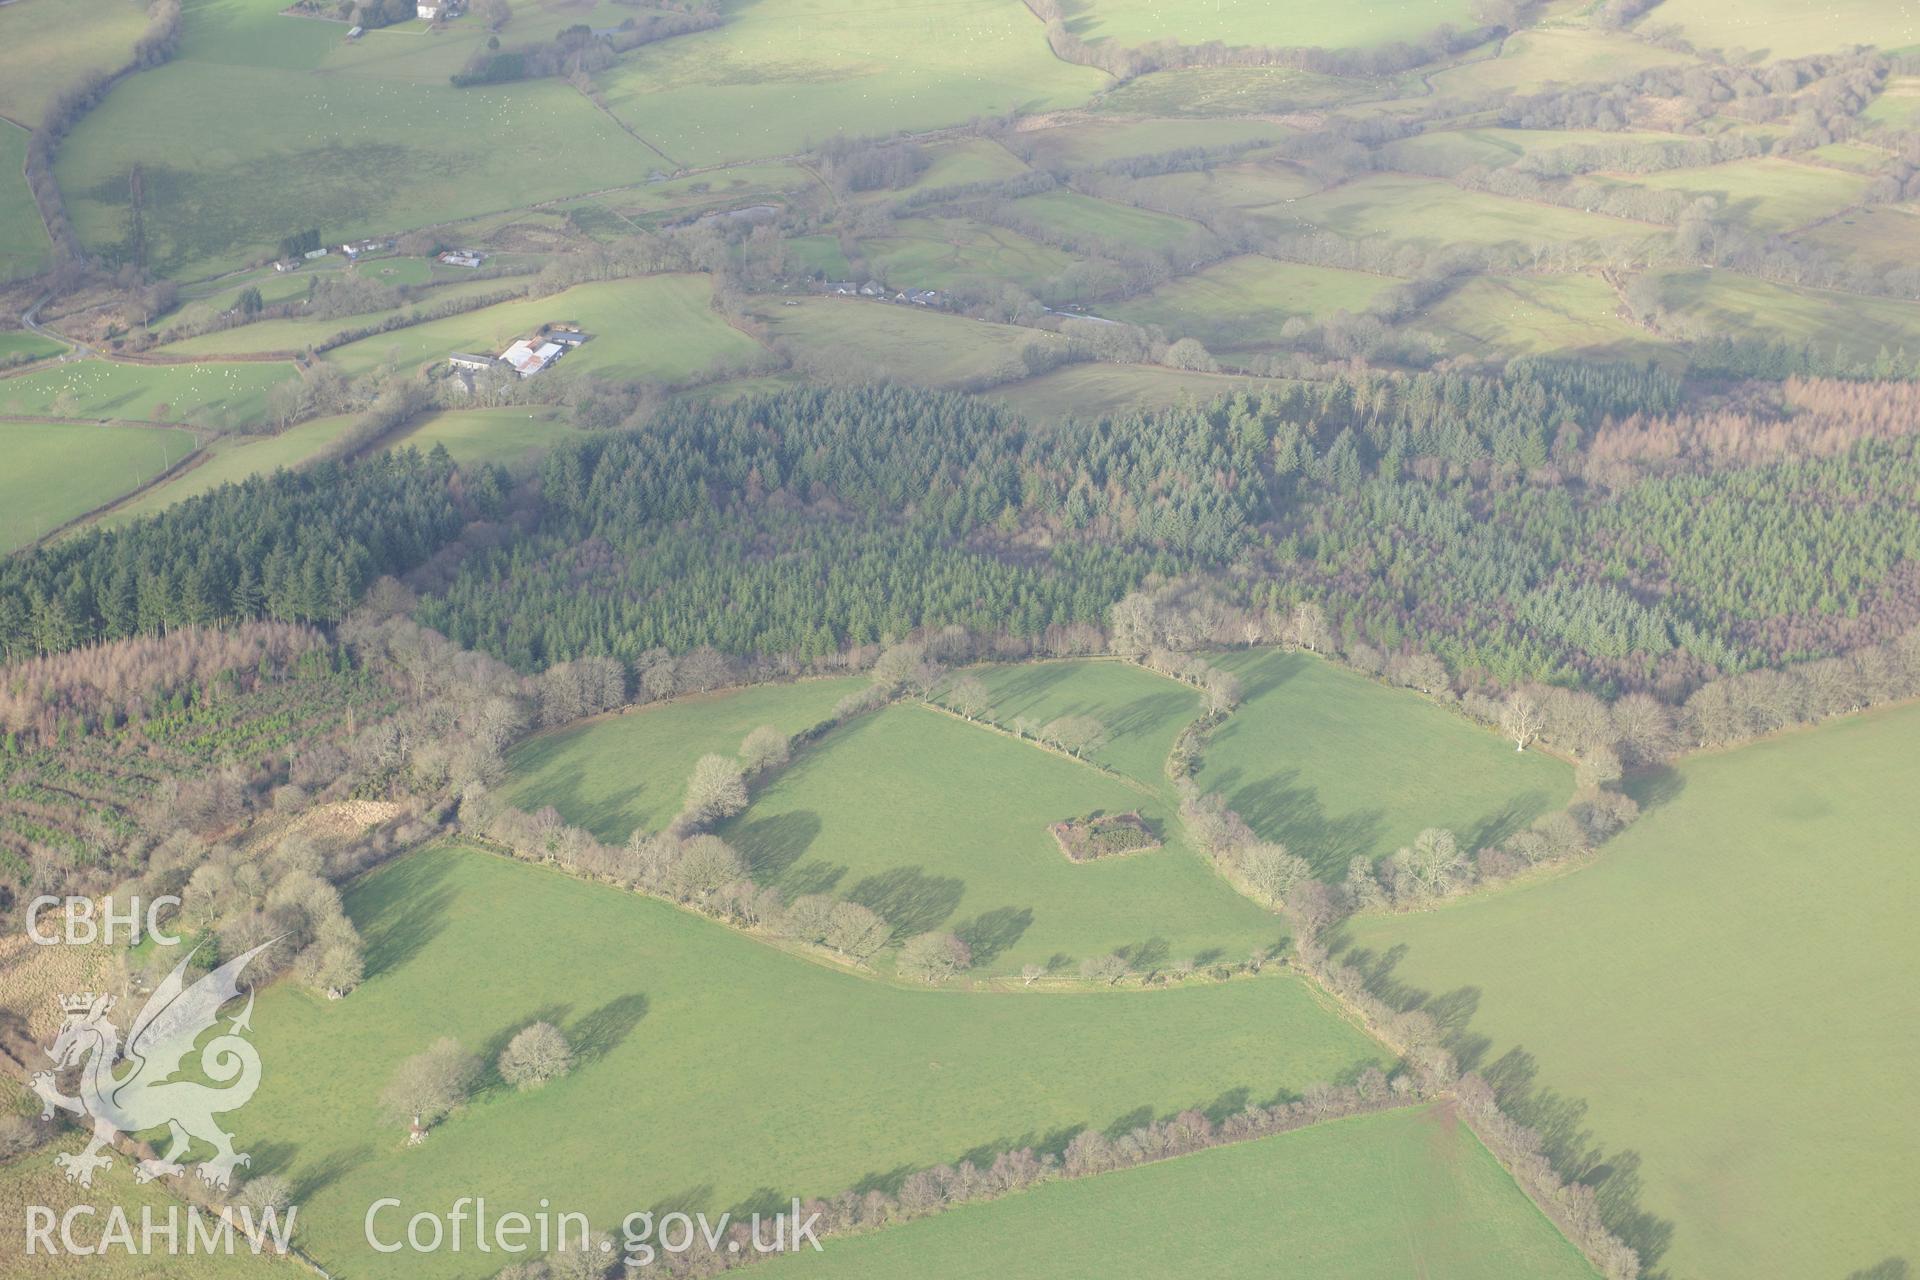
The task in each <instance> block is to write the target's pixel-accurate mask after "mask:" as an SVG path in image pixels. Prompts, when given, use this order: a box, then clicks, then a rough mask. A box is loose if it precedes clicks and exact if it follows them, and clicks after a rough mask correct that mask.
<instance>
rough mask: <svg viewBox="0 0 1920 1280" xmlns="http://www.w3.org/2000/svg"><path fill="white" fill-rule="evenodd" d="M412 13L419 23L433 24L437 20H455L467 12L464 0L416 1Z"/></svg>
mask: <svg viewBox="0 0 1920 1280" xmlns="http://www.w3.org/2000/svg"><path fill="white" fill-rule="evenodd" d="M413 11H414V13H415V14H416V15H417V16H418V17H419V19H420V21H422V22H433V21H435V20H436V19H439V18H457V17H459V16H460V15H461V14H463V13H465V12H466V11H467V5H466V0H418V2H417V3H416V4H415V5H414V6H413Z"/></svg>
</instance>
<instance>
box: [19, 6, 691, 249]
mask: <svg viewBox="0 0 1920 1280" xmlns="http://www.w3.org/2000/svg"><path fill="white" fill-rule="evenodd" d="M281 7H282V6H281V4H280V2H279V0H197V2H196V3H193V4H191V5H189V6H188V8H187V10H186V19H185V33H184V36H183V39H182V44H181V49H180V54H179V56H178V57H177V58H176V59H174V60H173V61H172V62H169V63H168V64H167V65H165V66H162V67H158V68H155V69H153V70H150V71H145V72H142V73H141V74H139V75H137V76H134V77H132V78H131V79H129V80H127V81H126V82H125V83H123V84H121V85H119V86H118V87H116V88H115V90H114V91H113V92H112V93H111V94H110V95H108V97H107V99H106V101H104V102H102V103H101V104H100V105H99V106H98V107H96V108H95V109H94V110H93V111H92V112H90V113H89V114H88V115H87V117H86V118H85V119H84V120H82V121H81V123H80V124H79V125H78V126H77V127H76V128H75V130H74V132H73V133H72V135H71V136H70V137H69V138H68V140H67V142H66V143H65V144H64V145H63V146H62V147H61V149H60V158H59V162H58V164H57V166H56V176H57V177H58V179H59V181H60V186H61V190H62V191H63V192H64V193H65V194H66V197H67V203H68V207H69V209H70V210H71V212H72V215H73V218H74V222H75V226H76V227H77V228H78V230H79V232H80V235H81V238H82V240H83V241H84V242H85V243H86V244H87V245H88V246H89V247H90V248H94V249H99V250H102V251H108V252H115V251H117V250H118V247H119V246H120V245H121V244H122V243H123V242H124V241H125V240H126V238H127V236H128V232H129V211H130V195H129V192H130V176H131V172H132V169H133V167H134V166H135V165H136V164H137V165H138V166H139V169H140V176H141V188H142V191H143V193H144V194H143V214H144V225H145V230H146V242H147V252H148V261H149V263H150V264H151V265H152V266H153V267H154V268H155V269H156V270H159V271H163V272H165V273H167V274H171V275H175V276H191V275H197V274H208V273H211V272H213V271H217V270H221V269H224V268H229V267H233V266H237V265H239V264H241V263H243V262H245V261H247V260H248V259H258V258H262V257H266V256H268V255H270V254H272V253H273V252H274V247H275V246H276V245H277V243H278V242H279V240H280V239H281V238H282V237H283V236H286V235H288V234H290V233H292V232H298V231H301V230H304V229H306V228H309V227H318V228H319V230H320V233H321V236H322V238H323V239H324V240H325V241H327V242H328V243H339V242H340V241H343V240H348V239H355V238H358V237H361V236H366V235H375V234H390V233H393V232H396V231H402V230H405V229H407V228H408V227H413V226H420V225H423V224H427V223H439V222H446V221H451V220H457V219H460V218H465V217H470V216H473V215H475V214H480V213H485V212H489V211H493V210H499V209H509V208H515V207H519V206H523V205H527V204H531V203H533V202H536V201H539V200H546V199H554V198H557V197H561V196H566V195H569V194H575V193H579V192H584V191H589V190H596V189H599V188H603V187H606V186H608V185H617V184H618V182H619V180H620V178H621V177H622V176H626V177H627V179H628V180H629V181H633V182H638V181H640V180H642V179H643V178H644V177H645V175H646V173H647V171H648V169H649V168H651V167H652V166H653V165H655V164H657V163H658V158H657V157H654V156H652V154H651V153H650V152H648V151H647V150H646V148H645V147H644V146H642V145H641V144H640V143H638V142H636V141H635V140H634V139H632V138H631V137H628V136H627V135H626V134H625V133H624V132H623V131H621V129H620V128H619V127H618V126H617V125H615V124H614V122H613V121H611V120H609V119H607V118H606V117H605V116H604V115H603V114H602V113H600V112H598V111H596V110H595V109H594V107H593V105H592V104H591V103H590V102H588V101H587V100H586V99H585V98H583V97H582V96H581V95H580V94H579V93H577V92H576V91H575V90H573V89H572V88H571V87H570V86H568V85H566V84H565V83H563V82H560V81H557V80H542V81H528V82H522V83H518V84H509V85H495V86H489V87H486V88H478V89H468V90H461V89H455V88H453V87H452V86H451V85H450V84H448V83H447V82H446V80H445V78H444V74H442V76H441V77H440V78H438V79H436V80H433V81H430V82H419V81H415V80H410V79H392V78H382V77H377V76H361V75H342V74H336V73H334V71H333V70H332V69H331V68H330V67H329V66H326V65H323V64H326V63H327V62H328V59H329V55H332V54H334V53H335V52H336V51H337V50H338V49H339V47H340V45H341V43H342V36H343V34H344V33H343V31H342V29H341V27H340V24H338V23H332V22H319V21H313V20H306V19H298V18H289V17H283V16H281V15H280V14H279V13H278V12H277V10H278V9H279V8H281ZM370 34H372V33H370ZM389 38H390V39H392V40H418V41H421V42H428V41H432V40H434V39H436V38H437V37H434V36H419V37H409V36H404V35H400V34H392V35H390V37H389ZM509 131H511V132H513V133H516V134H518V135H521V136H527V137H539V138H546V139H556V140H563V141H564V145H549V146H539V145H529V146H502V145H500V143H499V138H500V137H501V136H502V135H503V134H505V133H508V132H509Z"/></svg>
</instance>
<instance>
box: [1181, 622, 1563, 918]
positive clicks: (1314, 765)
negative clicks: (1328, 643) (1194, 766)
mask: <svg viewBox="0 0 1920 1280" xmlns="http://www.w3.org/2000/svg"><path fill="white" fill-rule="evenodd" d="M1219 663H1220V665H1221V666H1224V667H1226V668H1227V669H1229V670H1231V671H1233V672H1234V673H1235V674H1237V675H1238V676H1239V677H1240V679H1241V681H1242V682H1243V684H1244V685H1245V688H1246V700H1245V702H1244V703H1243V704H1242V705H1241V707H1240V709H1239V710H1237V711H1235V712H1234V713H1233V715H1232V716H1231V717H1229V718H1228V720H1227V722H1226V723H1225V724H1223V725H1221V726H1220V728H1218V729H1216V730H1214V733H1213V736H1212V737H1211V738H1210V739H1209V740H1208V742H1207V747H1206V754H1205V763H1204V764H1203V765H1202V767H1201V770H1200V774H1199V781H1200V786H1201V788H1202V790H1204V791H1207V792H1210V793H1218V794H1220V795H1223V796H1225V797H1226V800H1227V803H1228V804H1229V805H1230V806H1231V807H1232V808H1233V809H1234V811H1235V812H1237V813H1239V814H1240V816H1241V817H1243V818H1245V819H1246V820H1247V821H1248V823H1250V824H1251V825H1252V826H1253V829H1254V830H1255V831H1257V832H1259V833H1260V835H1261V836H1262V837H1263V838H1264V839H1268V840H1278V841H1280V842H1282V843H1283V844H1285V845H1286V846H1287V847H1288V848H1289V849H1291V850H1292V851H1293V852H1294V853H1295V854H1298V855H1299V856H1300V857H1302V858H1305V859H1306V860H1307V861H1308V862H1310V863H1312V864H1313V868H1314V871H1315V872H1316V873H1317V874H1318V875H1320V876H1321V877H1322V878H1325V879H1331V880H1338V879H1340V878H1342V877H1343V876H1345V875H1346V872H1347V864H1348V862H1349V861H1351V860H1352V859H1353V858H1354V857H1356V856H1358V855H1363V854H1364V855H1365V856H1367V857H1370V858H1379V857H1382V856H1385V855H1387V854H1390V853H1392V852H1393V851H1394V850H1395V849H1397V848H1399V847H1400V846H1402V845H1405V844H1409V843H1411V842H1412V840H1413V838H1414V836H1415V835H1417V834H1419V832H1420V831H1421V830H1423V829H1425V828H1427V827H1445V828H1447V829H1449V830H1451V831H1452V832H1453V833H1454V834H1455V835H1456V836H1458V837H1459V840H1460V844H1461V846H1462V847H1463V848H1467V849H1478V848H1480V847H1481V846H1482V845H1485V844H1490V843H1492V842H1494V841H1496V840H1498V839H1499V838H1500V837H1501V836H1503V835H1505V834H1506V833H1507V832H1508V831H1511V830H1514V829H1517V828H1519V827H1523V826H1525V825H1526V824H1527V823H1528V822H1529V821H1531V820H1532V819H1533V818H1535V817H1537V816H1539V815H1540V814H1542V813H1546V812H1548V811H1549V810H1552V809H1554V808H1556V807H1558V806H1559V805H1561V804H1564V803H1565V802H1566V801H1567V799H1568V798H1569V797H1570V796H1571V795H1572V792H1573V771H1572V769H1570V768H1569V767H1568V766H1567V765H1565V764H1564V763H1562V762H1561V761H1559V760H1556V759H1554V758H1552V757H1551V756H1547V755H1543V754H1541V753H1539V752H1527V753H1525V754H1520V753H1517V752H1515V751H1514V750H1513V748H1512V747H1511V746H1510V745H1508V744H1507V743H1505V742H1504V741H1503V740H1502V739H1501V738H1499V737H1498V736H1497V735H1495V734H1494V733H1492V732H1491V731H1489V730H1485V729H1480V728H1478V727H1476V726H1474V725H1472V724H1470V723H1468V722H1467V721H1466V720H1463V719H1462V718H1460V717H1459V716H1458V715H1456V714H1455V713H1453V712H1451V711H1448V710H1446V709H1445V708H1443V707H1440V706H1437V705H1435V704H1434V703H1432V702H1429V701H1428V700H1427V699H1425V698H1423V697H1421V696H1420V695H1419V694H1416V693H1412V692H1409V691H1406V690H1401V689H1390V688H1388V687H1386V686H1385V685H1382V684H1378V683H1376V682H1374V681H1372V680H1368V679H1366V678H1365V677H1364V676H1360V675H1356V674H1355V673H1353V672H1351V671H1347V670H1345V669H1343V668H1341V667H1337V666H1335V665H1334V664H1333V663H1331V662H1325V661H1322V660H1321V659H1319V658H1315V657H1311V656H1309V655H1307V654H1304V653H1298V652H1287V651H1284V650H1279V649H1256V650H1251V651H1247V652H1242V653H1236V654H1230V655H1227V656H1226V657H1223V658H1221V659H1220V660H1219Z"/></svg>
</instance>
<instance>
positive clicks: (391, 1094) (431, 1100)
mask: <svg viewBox="0 0 1920 1280" xmlns="http://www.w3.org/2000/svg"><path fill="white" fill-rule="evenodd" d="M477 1065H478V1064H476V1063H475V1061H474V1059H473V1055H471V1054H469V1053H468V1052H467V1051H466V1050H465V1049H463V1048H461V1047H460V1042H459V1041H458V1040H455V1039H453V1038H452V1037H444V1038H442V1039H440V1040H436V1041H434V1043H433V1047H432V1048H430V1049H428V1050H427V1051H426V1052H425V1053H417V1054H415V1055H414V1056H413V1057H411V1058H408V1059H407V1060H406V1061H404V1062H402V1063H401V1064H400V1066H399V1067H398V1068H397V1069H396V1070H395V1071H394V1073H393V1080H392V1082H391V1083H390V1084H388V1085H387V1087H386V1088H385V1089H384V1090H382V1091H381V1094H380V1111H381V1113H382V1114H383V1115H384V1116H385V1117H386V1118H387V1119H389V1120H392V1121H394V1122H395V1123H398V1124H406V1123H408V1122H410V1121H411V1122H414V1123H417V1124H420V1125H423V1126H425V1125H431V1124H433V1123H434V1122H435V1121H436V1120H438V1119H440V1118H441V1117H442V1116H444V1115H446V1114H447V1112H449V1111H451V1110H453V1109H454V1108H455V1107H457V1106H459V1105H460V1104H461V1103H462V1102H464V1101H466V1097H467V1090H468V1089H469V1088H470V1087H472V1084H473V1077H474V1074H475V1069H476V1067H477Z"/></svg>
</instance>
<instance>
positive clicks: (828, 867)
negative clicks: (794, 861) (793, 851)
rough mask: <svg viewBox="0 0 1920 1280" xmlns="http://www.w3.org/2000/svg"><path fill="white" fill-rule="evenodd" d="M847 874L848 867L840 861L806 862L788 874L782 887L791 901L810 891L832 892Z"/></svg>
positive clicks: (804, 895) (782, 881)
mask: <svg viewBox="0 0 1920 1280" xmlns="http://www.w3.org/2000/svg"><path fill="white" fill-rule="evenodd" d="M846 874H847V869H846V867H845V866H843V865H842V864H840V863H838V862H822V861H818V860H816V861H813V862H806V863H802V864H801V865H799V866H797V867H795V868H794V869H793V870H792V871H789V872H788V873H787V874H786V876H785V878H783V879H782V880H781V881H780V889H781V892H782V893H784V894H785V895H786V898H787V900H788V901H789V902H791V901H793V899H795V898H804V897H806V896H807V895H808V894H810V893H832V892H833V890H834V886H835V885H838V884H839V883H840V881H841V880H842V879H843V878H845V876H846Z"/></svg>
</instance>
